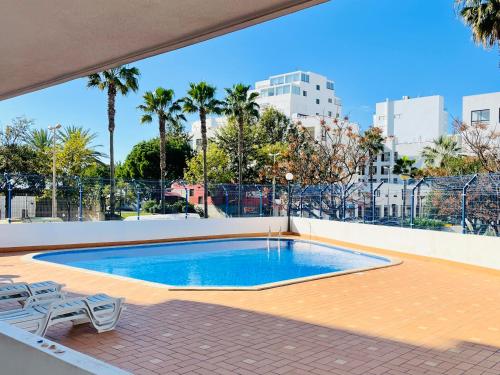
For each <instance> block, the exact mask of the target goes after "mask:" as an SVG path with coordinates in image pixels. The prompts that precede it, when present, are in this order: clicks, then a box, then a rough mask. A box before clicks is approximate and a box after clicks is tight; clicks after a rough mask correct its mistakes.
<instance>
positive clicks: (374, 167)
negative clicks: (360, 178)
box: [370, 165, 377, 176]
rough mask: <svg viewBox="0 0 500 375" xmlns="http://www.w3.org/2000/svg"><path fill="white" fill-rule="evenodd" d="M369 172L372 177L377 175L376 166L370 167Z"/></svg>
mask: <svg viewBox="0 0 500 375" xmlns="http://www.w3.org/2000/svg"><path fill="white" fill-rule="evenodd" d="M370 172H371V175H372V176H373V175H375V174H377V166H376V165H372V166H370Z"/></svg>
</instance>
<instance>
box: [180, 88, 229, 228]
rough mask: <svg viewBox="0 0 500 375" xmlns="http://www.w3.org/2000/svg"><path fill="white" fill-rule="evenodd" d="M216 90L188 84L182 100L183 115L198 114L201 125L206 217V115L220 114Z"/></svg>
mask: <svg viewBox="0 0 500 375" xmlns="http://www.w3.org/2000/svg"><path fill="white" fill-rule="evenodd" d="M215 92H216V88H215V87H214V86H211V85H209V84H208V83H206V82H204V81H202V82H199V83H190V84H189V90H188V92H187V96H186V97H185V98H183V99H182V103H183V106H182V109H183V111H184V112H185V113H198V114H199V116H200V123H201V148H202V152H203V208H204V210H203V211H204V216H205V218H207V217H208V203H207V200H208V179H207V115H210V114H221V113H222V105H223V102H221V101H220V100H217V99H216V98H215Z"/></svg>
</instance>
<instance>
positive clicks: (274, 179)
mask: <svg viewBox="0 0 500 375" xmlns="http://www.w3.org/2000/svg"><path fill="white" fill-rule="evenodd" d="M280 154H281V152H276V153H274V154H273V153H272V152H271V153H269V156H271V157H272V158H273V201H272V203H273V216H274V214H275V212H274V211H275V210H274V204H275V199H276V157H277V156H279V155H280Z"/></svg>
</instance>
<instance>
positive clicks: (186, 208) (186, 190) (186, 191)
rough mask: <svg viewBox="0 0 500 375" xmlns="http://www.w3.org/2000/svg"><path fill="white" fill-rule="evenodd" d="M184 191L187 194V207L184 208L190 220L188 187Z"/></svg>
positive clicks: (186, 216)
mask: <svg viewBox="0 0 500 375" xmlns="http://www.w3.org/2000/svg"><path fill="white" fill-rule="evenodd" d="M184 191H185V193H186V207H184V211H185V218H186V219H187V218H188V210H189V190H188V188H187V187H185V186H184Z"/></svg>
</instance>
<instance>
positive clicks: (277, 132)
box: [258, 107, 292, 144]
mask: <svg viewBox="0 0 500 375" xmlns="http://www.w3.org/2000/svg"><path fill="white" fill-rule="evenodd" d="M258 124H259V126H261V127H262V129H263V132H264V134H266V140H267V143H270V144H273V143H278V142H286V141H287V140H288V134H289V133H290V131H291V127H292V123H291V121H290V119H289V118H288V116H286V115H285V114H284V113H283V112H281V111H279V110H278V109H276V108H274V107H267V108H266V109H264V111H263V112H262V114H261V115H260V118H259V123H258Z"/></svg>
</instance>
